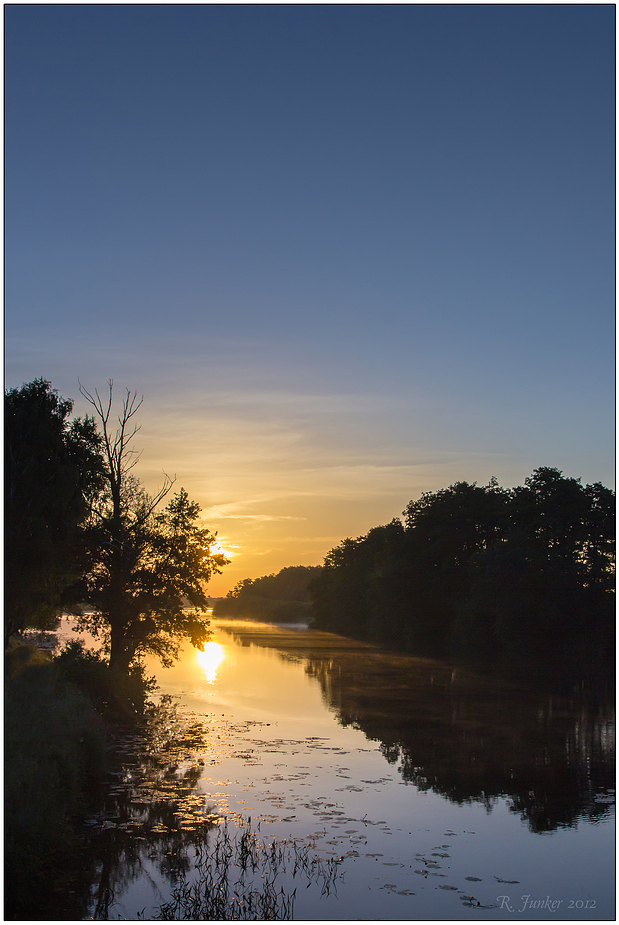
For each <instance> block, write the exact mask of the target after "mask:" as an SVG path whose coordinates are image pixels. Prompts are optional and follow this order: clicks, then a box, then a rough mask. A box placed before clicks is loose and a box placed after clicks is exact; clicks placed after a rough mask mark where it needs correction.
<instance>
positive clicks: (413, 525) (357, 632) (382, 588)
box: [310, 468, 615, 665]
mask: <svg viewBox="0 0 619 925" xmlns="http://www.w3.org/2000/svg"><path fill="white" fill-rule="evenodd" d="M403 514H404V523H402V522H401V521H400V520H397V519H394V520H393V521H391V523H389V524H387V525H385V526H380V527H375V528H374V529H372V530H370V531H369V533H368V534H367V535H366V536H360V537H358V538H357V539H345V540H344V541H343V542H342V543H340V545H339V546H336V547H335V548H334V549H332V550H331V551H330V552H329V553H328V555H327V556H326V558H325V561H324V567H323V569H322V571H321V572H320V573H319V574H318V575H317V577H316V578H315V579H314V580H313V581H312V582H311V584H310V593H311V597H312V612H313V625H314V626H315V627H316V628H318V629H322V630H329V631H332V632H336V633H342V634H344V635H350V636H353V637H356V638H359V639H363V640H367V641H372V642H377V643H380V644H383V645H387V646H391V647H397V648H400V649H404V650H406V651H408V652H411V653H414V654H418V655H424V656H429V657H449V658H457V657H459V656H465V657H466V658H467V660H469V661H473V662H479V663H486V664H488V662H489V660H493V659H499V660H500V659H502V658H504V659H507V660H509V661H511V662H512V664H513V663H515V662H517V661H519V660H522V661H526V662H530V661H531V660H537V661H541V662H544V663H547V664H560V663H563V664H566V665H577V664H582V663H583V662H585V661H587V660H588V661H589V663H592V664H595V663H599V661H598V660H600V659H607V660H608V661H611V660H612V658H613V657H614V655H613V653H614V557H615V542H614V541H615V497H614V493H613V492H612V491H611V490H610V489H608V488H605V487H604V486H603V485H601V484H600V483H598V482H596V483H594V484H592V485H582V484H581V481H580V479H575V478H565V477H564V476H563V475H562V473H561V472H560V471H559V470H558V469H554V468H539V469H536V470H535V471H534V473H533V474H532V475H531V476H530V477H529V478H527V479H525V483H524V485H521V486H518V487H516V488H513V489H504V488H501V487H500V486H499V485H498V483H497V481H496V480H495V479H492V480H491V482H490V484H488V485H486V486H483V487H480V486H478V485H476V484H475V483H473V484H469V483H467V482H457V483H455V484H454V485H451V486H450V487H449V488H445V489H443V490H441V491H437V492H432V493H425V494H423V495H422V496H421V498H420V499H419V500H417V501H411V502H410V503H409V504H408V506H407V507H406V509H405V511H404V512H403Z"/></svg>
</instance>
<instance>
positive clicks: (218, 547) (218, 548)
mask: <svg viewBox="0 0 619 925" xmlns="http://www.w3.org/2000/svg"><path fill="white" fill-rule="evenodd" d="M210 553H211V555H222V556H225V557H226V559H231V558H232V556H236V553H235V552H232V551H231V550H230V549H226V548H225V547H224V546H222V544H221V543H220V542H219V540H216V541H215V542H214V543H213V544H212V545H211V547H210Z"/></svg>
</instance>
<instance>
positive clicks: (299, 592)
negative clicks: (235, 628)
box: [214, 565, 321, 623]
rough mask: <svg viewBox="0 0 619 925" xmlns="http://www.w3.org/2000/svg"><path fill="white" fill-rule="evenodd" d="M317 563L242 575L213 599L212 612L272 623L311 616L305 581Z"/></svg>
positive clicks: (311, 576) (294, 620) (319, 569)
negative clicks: (223, 594) (222, 595)
mask: <svg viewBox="0 0 619 925" xmlns="http://www.w3.org/2000/svg"><path fill="white" fill-rule="evenodd" d="M320 571H321V566H319V565H315V566H304V565H292V566H289V567H287V568H283V569H281V571H279V572H278V573H277V574H276V575H275V574H272V575H263V576H262V578H244V579H243V580H242V581H239V582H238V583H237V585H236V587H234V588H233V589H232V591H229V592H228V595H227V597H225V598H224V599H223V600H220V601H217V602H216V604H215V607H214V613H215V616H219V617H243V618H247V619H254V620H265V621H270V622H273V623H295V622H300V621H306V620H309V619H310V617H311V609H310V594H309V590H308V585H309V582H310V581H311V579H312V578H314V577H316V575H318V574H319V573H320Z"/></svg>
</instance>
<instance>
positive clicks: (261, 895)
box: [156, 820, 343, 921]
mask: <svg viewBox="0 0 619 925" xmlns="http://www.w3.org/2000/svg"><path fill="white" fill-rule="evenodd" d="M208 841H209V839H208V835H207V837H206V838H205V840H204V842H203V844H202V845H200V846H198V848H197V851H196V863H195V868H194V870H193V871H192V872H191V873H190V874H189V875H186V874H185V875H183V876H182V879H181V881H180V882H179V883H178V885H177V886H176V887H175V889H174V890H173V893H172V899H171V900H170V901H169V902H167V903H164V904H163V905H162V906H160V907H159V911H158V914H157V916H156V918H157V919H159V920H163V921H187V920H193V921H231V920H235V921H239V920H242V921H273V920H276V919H278V920H289V919H292V917H293V911H294V901H295V897H296V892H297V889H296V887H295V888H294V889H293V890H292V892H286V890H285V888H284V885H283V883H282V881H283V880H284V878H285V879H286V881H287V882H288V883H289V882H290V880H291V879H292V880H295V879H296V878H297V877H300V876H304V877H305V879H306V881H307V883H306V887H310V886H311V885H312V884H314V885H316V886H320V888H321V895H322V896H326V895H329V894H330V893H331V892H332V891H333V892H335V887H336V880H337V878H338V876H341V874H339V873H338V871H339V865H340V864H341V863H342V861H343V858H331V859H329V860H324V859H323V858H320V857H318V856H317V855H313V854H312V853H311V847H310V846H308V845H304V844H300V843H299V842H295V841H277V840H275V839H274V840H269V841H263V840H261V839H260V837H259V835H258V833H257V832H255V831H253V830H252V827H251V820H249V821H248V822H246V824H245V825H244V827H243V828H242V829H241V830H240V831H238V832H237V833H236V834H234V835H232V836H231V835H230V832H229V830H228V825H227V822H224V823H223V824H222V825H220V826H218V829H217V835H216V838H215V842H214V844H212V845H210V846H209V844H208Z"/></svg>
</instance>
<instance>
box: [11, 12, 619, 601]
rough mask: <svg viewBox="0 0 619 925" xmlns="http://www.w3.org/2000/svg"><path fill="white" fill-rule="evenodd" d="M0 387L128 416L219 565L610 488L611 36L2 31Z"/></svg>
mask: <svg viewBox="0 0 619 925" xmlns="http://www.w3.org/2000/svg"><path fill="white" fill-rule="evenodd" d="M4 12H5V66H6V74H5V97H6V99H5V387H6V388H13V387H19V386H20V385H21V384H22V383H23V382H29V381H31V380H32V379H35V378H38V377H43V378H44V379H47V380H49V381H50V382H51V383H52V385H53V387H54V388H56V389H58V391H59V392H60V394H61V395H63V396H64V397H66V398H72V399H74V401H75V413H76V414H84V413H86V412H87V411H88V410H89V409H88V406H87V404H86V403H85V401H84V399H83V398H82V397H81V395H80V393H79V384H78V383H79V382H81V383H83V385H84V386H85V387H86V388H87V389H89V390H90V391H92V390H94V389H95V388H98V389H99V391H100V392H105V391H106V389H107V382H108V380H110V379H112V380H113V382H114V394H115V396H117V397H118V398H119V399H122V397H123V395H124V393H125V390H127V389H129V390H130V391H131V392H134V391H135V392H137V394H138V395H139V396H141V395H143V396H144V403H143V405H142V408H141V409H140V415H139V423H140V425H141V430H140V432H139V434H138V435H137V436H136V438H135V445H136V447H138V448H140V449H141V450H142V456H141V459H140V462H139V464H138V466H137V467H136V469H135V470H134V471H135V473H136V474H137V475H138V476H140V477H141V478H142V479H143V481H144V483H145V485H146V487H147V488H148V489H149V490H151V491H155V490H156V489H157V488H158V487H159V486H160V485H161V483H162V481H163V477H164V476H163V473H164V472H165V473H168V474H169V475H171V476H175V477H176V479H177V481H176V484H175V489H176V488H180V487H181V486H182V487H184V488H185V489H186V490H187V491H188V492H189V495H190V497H191V498H192V499H195V500H197V501H198V502H199V503H200V506H201V508H202V514H201V518H202V521H201V522H202V523H203V525H206V526H208V527H210V528H211V529H212V530H216V531H217V532H218V536H219V539H220V542H221V546H222V548H223V549H225V550H226V551H227V552H229V553H230V554H231V563H230V565H229V566H227V567H226V568H225V570H224V572H223V574H222V575H221V576H218V577H216V578H214V579H213V580H212V581H211V583H210V585H209V591H210V593H212V594H213V595H223V594H225V593H226V592H227V591H228V590H229V589H230V588H232V587H233V586H234V585H235V584H236V582H237V581H239V580H240V579H243V578H246V577H252V578H255V577H258V576H259V575H265V574H269V573H272V572H277V571H278V570H279V569H280V568H283V567H284V566H288V565H317V564H320V563H321V562H322V560H323V557H324V556H325V554H326V553H327V552H328V551H329V549H331V548H332V547H333V546H336V545H337V544H338V543H340V542H341V540H342V539H344V538H345V537H347V536H360V535H363V534H365V533H367V531H368V530H369V529H371V528H372V527H374V526H377V525H379V524H383V523H388V522H389V521H390V520H391V519H392V518H394V517H398V516H400V515H401V512H402V511H403V509H404V508H405V506H406V505H407V503H408V502H409V501H410V500H412V499H416V498H418V497H420V495H421V494H422V492H426V491H436V490H438V489H441V488H445V487H447V486H448V485H450V484H453V483H454V482H456V481H461V480H466V481H469V482H477V483H478V484H480V485H483V484H487V483H488V481H489V479H490V478H491V477H492V476H495V477H496V478H497V479H498V480H499V482H500V483H501V484H502V485H504V486H506V487H511V486H514V485H518V484H522V482H523V481H524V479H525V478H526V477H527V476H528V475H530V474H531V472H532V471H533V470H534V469H535V468H537V467H539V466H555V467H557V468H559V469H561V470H562V471H563V472H564V474H565V475H567V476H574V477H581V478H582V480H583V482H584V483H587V482H595V481H601V482H602V483H603V484H605V485H608V486H609V487H613V486H614V472H615V459H614V450H615V442H614V441H615V434H614V423H615V412H614V395H615V387H614V366H615V364H614V344H615V335H614V305H615V279H614V274H615V214H614V206H615V190H614V179H615V151H614V142H615V122H614V117H615V100H614V92H615V70H614V69H615V63H614V38H615V7H614V5H612V4H598V5H587V4H577V5H563V4H555V5H535V4H532V5H502V4H489V5H483V4H482V5H478V4H475V5H441V4H436V5H414V4H407V5H397V4H390V5H385V6H382V5H377V4H371V5H363V4H351V5H341V4H338V5H330V4H320V5H318V4H316V5H288V4H285V5H275V4H267V5H251V4H249V5H245V4H244V5H209V4H198V5H191V4H185V5H170V4H165V5H155V4H144V5H138V4H129V5H123V4H120V5H106V4H101V5H71V4H67V5H55V4H49V5H37V4H15V5H11V4H9V5H6V6H5V7H4Z"/></svg>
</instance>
